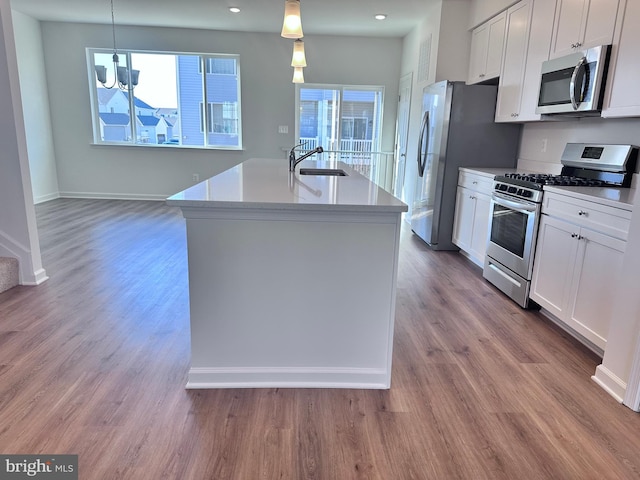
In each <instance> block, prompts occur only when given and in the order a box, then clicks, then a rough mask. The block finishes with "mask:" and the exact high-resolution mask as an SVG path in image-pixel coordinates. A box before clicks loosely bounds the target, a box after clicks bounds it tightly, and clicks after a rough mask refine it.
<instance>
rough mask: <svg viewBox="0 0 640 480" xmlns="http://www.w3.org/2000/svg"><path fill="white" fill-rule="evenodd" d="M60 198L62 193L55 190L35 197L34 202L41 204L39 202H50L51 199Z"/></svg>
mask: <svg viewBox="0 0 640 480" xmlns="http://www.w3.org/2000/svg"><path fill="white" fill-rule="evenodd" d="M58 198H60V193H58V192H54V193H47V194H46V195H40V196H38V197H36V198H34V199H33V203H34V204H36V205H37V204H39V203H44V202H49V201H51V200H56V199H58Z"/></svg>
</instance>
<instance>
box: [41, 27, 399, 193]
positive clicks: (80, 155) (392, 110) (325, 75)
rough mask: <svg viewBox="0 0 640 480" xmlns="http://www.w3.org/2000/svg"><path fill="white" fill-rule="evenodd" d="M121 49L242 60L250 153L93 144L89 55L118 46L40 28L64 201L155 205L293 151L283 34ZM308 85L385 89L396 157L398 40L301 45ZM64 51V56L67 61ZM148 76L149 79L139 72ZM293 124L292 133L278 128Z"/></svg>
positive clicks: (156, 31)
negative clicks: (254, 160)
mask: <svg viewBox="0 0 640 480" xmlns="http://www.w3.org/2000/svg"><path fill="white" fill-rule="evenodd" d="M117 35H118V46H119V48H121V49H138V50H165V51H175V52H214V53H237V54H239V55H240V66H241V79H242V116H243V117H242V119H243V141H244V148H245V150H244V151H241V152H237V151H215V150H188V149H178V148H171V149H168V148H157V147H156V148H153V147H120V146H96V145H92V128H91V108H90V103H89V81H88V73H87V66H86V54H85V48H86V47H105V48H111V47H112V37H111V29H110V27H109V26H105V25H88V24H71V23H58V22H43V23H42V39H43V43H44V56H45V69H46V72H47V80H48V89H49V90H48V93H49V99H50V110H51V118H52V131H53V143H54V146H55V158H56V165H57V173H58V183H59V188H60V194H61V195H62V196H80V197H118V198H157V199H162V198H165V197H166V196H169V195H171V194H173V193H175V192H178V191H180V190H183V189H184V188H185V187H187V186H189V185H190V184H191V183H192V175H193V173H198V174H199V175H200V178H201V179H203V178H206V177H209V176H211V175H214V174H215V173H218V172H220V171H222V170H225V169H227V168H229V167H231V166H233V165H235V164H237V163H239V162H241V161H243V160H245V159H247V158H250V157H259V156H263V157H282V158H283V159H284V158H285V152H284V151H283V148H288V147H290V146H291V145H292V144H293V142H294V130H295V128H294V127H295V117H294V115H295V112H294V101H295V88H294V84H293V83H291V77H292V69H291V67H290V66H289V64H290V62H291V52H292V42H291V41H290V40H286V39H283V38H281V37H280V36H279V35H278V34H265V33H241V32H220V31H209V30H185V29H175V28H152V27H125V26H122V27H118V28H117ZM305 49H306V56H307V63H308V64H309V66H308V67H307V68H306V69H305V81H306V82H307V83H333V84H338V83H341V84H350V85H382V86H384V87H385V93H386V95H385V105H384V119H383V122H384V123H383V125H384V127H383V128H384V131H383V136H382V149H383V150H385V151H393V145H394V133H395V119H396V110H397V92H398V80H399V70H400V59H401V54H402V40H401V39H397V38H396V39H393V38H363V37H328V36H316V37H311V36H310V37H308V38H305ZM61 52H63V53H61ZM141 75H144V72H142V73H141ZM279 125H288V126H289V133H288V134H279V133H278V126H279Z"/></svg>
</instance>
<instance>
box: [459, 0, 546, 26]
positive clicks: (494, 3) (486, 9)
mask: <svg viewBox="0 0 640 480" xmlns="http://www.w3.org/2000/svg"><path fill="white" fill-rule="evenodd" d="M545 1H547V0H545ZM516 3H518V0H471V15H470V16H469V28H475V27H477V26H478V25H480V24H481V23H484V22H485V21H487V20H489V19H490V18H491V17H494V16H495V15H496V14H497V13H500V12H501V11H503V10H506V9H507V8H509V7H510V6H511V5H514V4H516Z"/></svg>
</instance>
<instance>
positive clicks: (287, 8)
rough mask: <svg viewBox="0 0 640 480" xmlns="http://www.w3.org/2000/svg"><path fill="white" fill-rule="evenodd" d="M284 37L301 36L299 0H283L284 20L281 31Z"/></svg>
mask: <svg viewBox="0 0 640 480" xmlns="http://www.w3.org/2000/svg"><path fill="white" fill-rule="evenodd" d="M280 35H281V36H282V37H284V38H302V37H303V36H304V35H303V34H302V19H301V18H300V0H285V3H284V22H283V23H282V33H280Z"/></svg>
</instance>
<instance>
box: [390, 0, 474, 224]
mask: <svg viewBox="0 0 640 480" xmlns="http://www.w3.org/2000/svg"><path fill="white" fill-rule="evenodd" d="M468 14H469V1H468V0H446V1H444V2H436V3H430V4H428V5H426V6H425V13H424V20H423V21H422V23H421V24H420V25H419V26H418V27H417V28H415V29H414V30H413V31H411V33H410V34H409V35H407V36H406V37H405V38H404V42H403V50H402V67H401V73H402V74H403V75H404V74H407V73H410V72H413V86H412V98H411V107H410V113H409V134H408V142H407V157H406V158H407V159H406V162H407V163H406V167H405V168H406V170H405V182H404V188H403V192H402V199H403V200H404V201H405V203H407V204H408V205H409V212H408V214H410V213H411V201H410V200H411V199H412V198H413V191H414V189H415V184H414V182H415V180H414V179H415V177H416V173H417V162H416V155H417V153H418V152H417V139H418V137H419V135H420V125H421V121H422V118H421V115H422V90H423V89H424V87H425V86H427V85H429V84H431V83H433V82H436V81H441V80H466V78H467V70H468V65H469V48H470V44H471V38H470V32H469V31H468V30H467V25H468ZM428 41H430V42H431V52H430V57H429V59H430V62H429V67H428V74H427V75H426V76H424V75H422V73H423V72H424V68H421V67H422V64H421V58H420V50H421V46H422V45H423V44H425V42H428Z"/></svg>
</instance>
